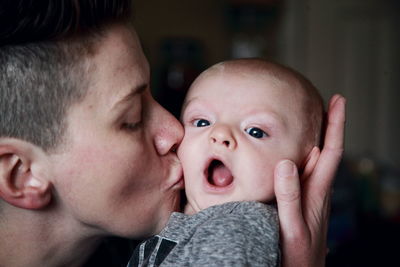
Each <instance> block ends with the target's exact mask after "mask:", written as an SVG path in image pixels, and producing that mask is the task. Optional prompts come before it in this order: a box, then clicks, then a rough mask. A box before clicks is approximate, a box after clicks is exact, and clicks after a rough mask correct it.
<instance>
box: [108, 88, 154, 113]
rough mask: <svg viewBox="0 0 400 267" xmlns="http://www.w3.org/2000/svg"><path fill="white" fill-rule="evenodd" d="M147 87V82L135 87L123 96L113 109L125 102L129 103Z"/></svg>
mask: <svg viewBox="0 0 400 267" xmlns="http://www.w3.org/2000/svg"><path fill="white" fill-rule="evenodd" d="M147 87H148V84H147V83H146V84H141V85H139V86H136V87H133V88H132V89H131V90H130V91H129V93H128V94H127V95H126V96H124V97H122V99H121V100H119V101H117V102H116V103H115V104H114V105H113V107H112V109H116V108H118V107H119V106H122V105H124V104H125V103H129V102H130V101H131V100H132V99H133V98H134V97H135V96H137V95H140V94H142V93H143V92H144V91H145V90H146V89H147Z"/></svg>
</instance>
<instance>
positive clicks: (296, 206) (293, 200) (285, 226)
mask: <svg viewBox="0 0 400 267" xmlns="http://www.w3.org/2000/svg"><path fill="white" fill-rule="evenodd" d="M274 176H275V177H274V187H275V195H276V200H277V204H278V211H279V212H278V214H279V222H280V226H281V228H282V233H283V234H285V235H286V238H288V237H287V236H288V235H289V236H294V238H296V237H298V236H301V235H302V234H303V233H304V231H305V229H306V228H305V222H304V219H303V215H302V208H301V192H300V190H301V189H300V181H299V175H298V172H297V168H296V165H295V164H294V163H293V162H292V161H290V160H283V161H281V162H279V163H278V165H277V166H276V168H275V173H274Z"/></svg>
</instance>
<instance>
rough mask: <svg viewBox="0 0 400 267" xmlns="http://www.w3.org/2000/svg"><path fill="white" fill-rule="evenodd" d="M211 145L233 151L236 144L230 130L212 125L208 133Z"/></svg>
mask: <svg viewBox="0 0 400 267" xmlns="http://www.w3.org/2000/svg"><path fill="white" fill-rule="evenodd" d="M210 142H211V144H215V145H220V146H223V147H226V148H228V149H235V148H236V145H237V142H236V139H235V137H234V134H233V132H232V130H231V128H230V127H229V126H228V125H225V124H214V126H213V129H212V130H211V133H210Z"/></svg>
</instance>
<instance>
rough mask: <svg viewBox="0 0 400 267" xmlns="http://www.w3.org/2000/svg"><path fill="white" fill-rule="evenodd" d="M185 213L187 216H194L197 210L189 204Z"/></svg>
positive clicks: (184, 210)
mask: <svg viewBox="0 0 400 267" xmlns="http://www.w3.org/2000/svg"><path fill="white" fill-rule="evenodd" d="M183 213H185V214H187V215H193V214H196V213H197V211H195V209H194V208H193V207H192V205H190V204H189V203H187V204H186V205H185V208H184V209H183Z"/></svg>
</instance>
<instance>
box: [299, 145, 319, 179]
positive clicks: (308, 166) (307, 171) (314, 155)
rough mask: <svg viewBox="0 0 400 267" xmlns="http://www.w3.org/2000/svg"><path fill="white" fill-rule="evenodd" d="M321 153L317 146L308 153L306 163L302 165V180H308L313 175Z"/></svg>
mask: <svg viewBox="0 0 400 267" xmlns="http://www.w3.org/2000/svg"><path fill="white" fill-rule="evenodd" d="M320 153H321V151H320V150H319V148H318V147H317V146H315V147H313V149H311V151H310V153H308V155H307V157H306V159H305V161H304V162H303V164H302V168H301V169H302V170H303V171H302V174H301V179H306V178H307V177H309V176H310V175H311V173H312V172H313V171H314V168H315V166H316V165H317V162H318V159H319V155H320Z"/></svg>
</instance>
